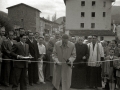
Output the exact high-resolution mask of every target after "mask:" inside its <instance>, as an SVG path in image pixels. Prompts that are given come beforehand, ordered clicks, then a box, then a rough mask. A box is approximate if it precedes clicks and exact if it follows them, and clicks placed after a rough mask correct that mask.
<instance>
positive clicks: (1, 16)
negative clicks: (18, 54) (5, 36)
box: [0, 11, 14, 33]
mask: <svg viewBox="0 0 120 90" xmlns="http://www.w3.org/2000/svg"><path fill="white" fill-rule="evenodd" d="M3 26H4V27H5V29H6V33H8V31H10V30H14V28H13V24H12V21H11V20H10V18H8V15H7V13H5V12H3V11H0V27H3Z"/></svg>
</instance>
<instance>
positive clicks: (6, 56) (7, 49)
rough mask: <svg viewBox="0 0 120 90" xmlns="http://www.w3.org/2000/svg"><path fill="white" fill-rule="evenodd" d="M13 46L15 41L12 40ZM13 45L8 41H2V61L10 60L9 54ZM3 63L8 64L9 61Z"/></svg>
mask: <svg viewBox="0 0 120 90" xmlns="http://www.w3.org/2000/svg"><path fill="white" fill-rule="evenodd" d="M12 42H13V44H16V43H17V42H16V41H15V40H12ZM13 44H12V43H11V41H10V40H9V39H7V40H5V41H3V43H2V45H1V51H2V53H3V55H2V58H3V59H11V58H12V57H11V55H10V52H11V50H12V46H13ZM3 62H10V61H4V60H3Z"/></svg>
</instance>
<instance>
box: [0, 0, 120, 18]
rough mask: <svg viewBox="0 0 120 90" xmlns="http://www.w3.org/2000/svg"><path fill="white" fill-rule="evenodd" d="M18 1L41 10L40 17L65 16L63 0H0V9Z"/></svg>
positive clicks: (5, 10)
mask: <svg viewBox="0 0 120 90" xmlns="http://www.w3.org/2000/svg"><path fill="white" fill-rule="evenodd" d="M19 3H25V4H27V5H30V6H32V7H35V8H37V9H39V10H40V11H41V12H42V13H41V14H40V17H45V18H48V17H50V19H51V18H52V16H54V15H55V13H56V17H57V18H59V17H62V16H65V4H64V1H63V0H0V11H4V12H6V13H7V12H8V10H7V9H6V8H7V7H10V6H13V5H16V4H19ZM114 5H117V6H120V0H116V2H115V4H114Z"/></svg>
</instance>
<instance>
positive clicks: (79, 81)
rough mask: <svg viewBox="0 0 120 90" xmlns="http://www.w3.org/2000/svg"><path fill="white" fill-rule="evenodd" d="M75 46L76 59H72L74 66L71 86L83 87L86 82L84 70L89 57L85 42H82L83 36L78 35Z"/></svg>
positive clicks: (75, 87)
mask: <svg viewBox="0 0 120 90" xmlns="http://www.w3.org/2000/svg"><path fill="white" fill-rule="evenodd" d="M75 47H76V60H75V61H74V64H73V65H74V67H73V71H72V81H71V88H73V89H83V88H85V87H86V86H87V84H86V71H87V69H86V68H87V67H86V66H87V64H86V62H87V60H88V58H89V50H88V46H87V45H86V44H83V38H82V37H79V39H78V41H77V43H76V44H75Z"/></svg>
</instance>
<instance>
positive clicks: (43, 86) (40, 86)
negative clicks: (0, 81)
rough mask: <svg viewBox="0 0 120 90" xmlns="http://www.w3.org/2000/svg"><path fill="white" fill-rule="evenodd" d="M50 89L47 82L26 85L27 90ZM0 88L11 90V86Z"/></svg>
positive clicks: (50, 86) (50, 85) (49, 84)
mask: <svg viewBox="0 0 120 90" xmlns="http://www.w3.org/2000/svg"><path fill="white" fill-rule="evenodd" d="M52 87H53V86H52V84H51V83H50V82H47V83H46V84H34V85H33V86H29V85H28V90H52ZM0 88H2V90H12V86H10V87H4V86H1V87H0ZM18 90H20V89H18ZM60 90H61V89H60ZM71 90H75V89H71ZM81 90H94V89H81Z"/></svg>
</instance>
